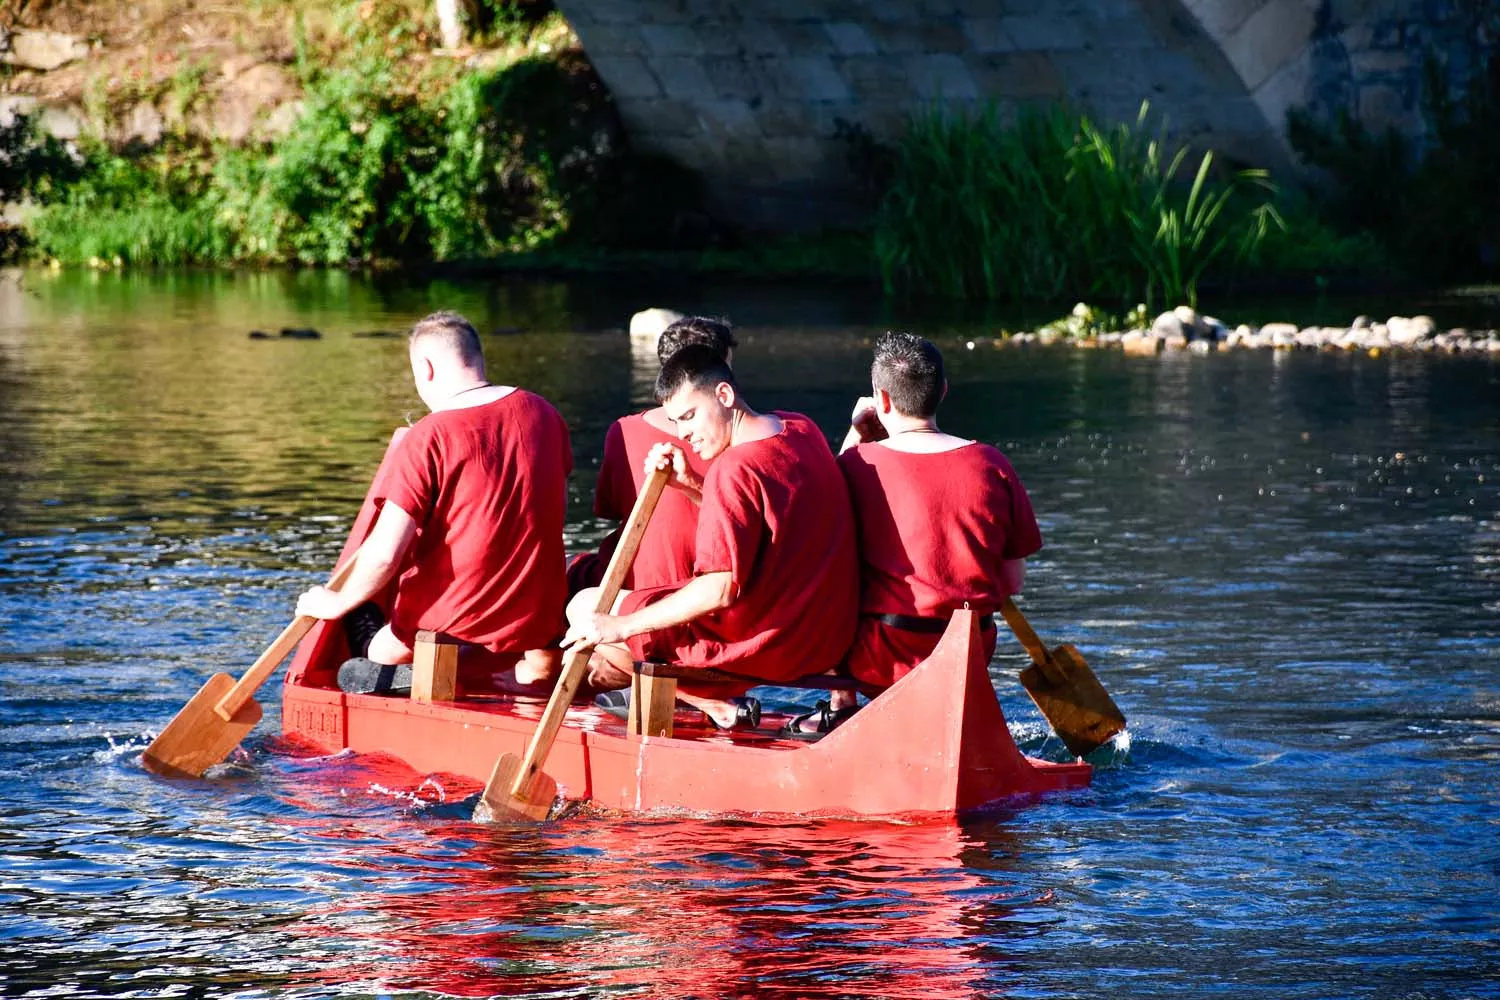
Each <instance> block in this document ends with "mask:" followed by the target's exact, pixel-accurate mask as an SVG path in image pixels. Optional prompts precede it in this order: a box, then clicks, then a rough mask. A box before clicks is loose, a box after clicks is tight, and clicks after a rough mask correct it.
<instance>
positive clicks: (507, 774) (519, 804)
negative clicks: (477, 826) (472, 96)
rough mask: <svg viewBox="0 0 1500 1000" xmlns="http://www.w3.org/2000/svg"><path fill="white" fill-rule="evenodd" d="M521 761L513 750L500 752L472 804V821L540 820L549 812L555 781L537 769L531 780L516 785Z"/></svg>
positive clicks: (512, 821)
mask: <svg viewBox="0 0 1500 1000" xmlns="http://www.w3.org/2000/svg"><path fill="white" fill-rule="evenodd" d="M523 766H524V762H523V761H522V760H521V758H520V757H518V756H516V755H515V754H513V753H507V754H501V755H500V759H499V760H497V761H495V769H494V770H493V771H492V772H490V780H489V782H488V783H487V784H486V785H485V786H484V793H483V794H482V795H480V796H479V804H478V805H476V806H475V807H474V822H476V823H540V822H542V821H543V820H545V819H546V818H547V815H548V814H549V813H551V812H552V803H553V802H555V801H556V800H557V782H556V781H554V780H553V779H552V777H551V776H550V775H548V774H547V773H546V772H545V771H540V770H539V771H537V772H536V773H535V774H533V775H532V776H531V780H530V781H528V782H526V784H525V785H524V786H523V787H521V788H520V789H517V790H516V792H515V793H514V794H512V792H511V789H512V788H514V787H515V784H516V775H518V774H520V773H521V768H522V767H523Z"/></svg>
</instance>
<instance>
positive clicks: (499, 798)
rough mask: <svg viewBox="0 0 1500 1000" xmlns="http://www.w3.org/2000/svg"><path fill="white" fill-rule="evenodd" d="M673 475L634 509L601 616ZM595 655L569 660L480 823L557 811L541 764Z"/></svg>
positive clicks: (648, 488)
mask: <svg viewBox="0 0 1500 1000" xmlns="http://www.w3.org/2000/svg"><path fill="white" fill-rule="evenodd" d="M670 475H671V472H670V470H668V469H656V470H654V471H653V472H652V473H651V475H650V476H649V477H647V479H646V482H645V485H644V486H642V488H641V493H640V496H638V497H636V500H635V508H634V509H633V510H631V512H630V517H629V519H628V520H627V521H626V522H625V530H624V532H623V533H622V534H621V536H620V544H619V546H618V547H617V548H616V549H615V552H614V555H612V556H610V559H609V567H608V568H607V569H606V570H605V571H604V582H603V583H602V584H600V586H599V600H598V601H596V602H595V605H594V611H595V612H596V613H598V614H608V613H609V612H610V611H612V610H613V609H614V606H615V598H616V597H618V596H619V595H620V588H621V587H622V586H623V584H624V583H625V574H626V573H627V572H628V571H629V570H630V564H631V562H632V561H634V559H635V553H636V550H637V549H639V548H640V547H641V536H643V535H644V534H645V533H646V525H647V524H649V523H650V521H651V515H652V514H653V513H654V512H655V511H656V503H657V501H658V500H660V499H661V491H662V490H663V489H664V488H665V487H666V485H667V478H668V476H670ZM592 651H593V650H592V649H591V648H585V649H579V650H577V651H575V652H574V653H573V654H572V655H570V656H569V657H568V659H567V662H566V663H565V664H564V665H563V670H562V675H561V676H560V677H559V678H558V679H557V686H556V687H554V688H553V689H552V697H551V698H549V699H548V700H547V708H546V710H545V711H543V712H542V720H541V722H539V723H537V727H536V732H534V733H532V735H531V742H530V743H528V744H527V745H526V754H525V756H524V757H517V756H516V755H515V754H502V755H501V756H500V759H499V760H497V761H495V769H494V771H492V772H491V773H490V780H489V781H488V782H487V783H486V784H485V786H484V792H483V793H482V794H481V795H480V797H479V804H478V805H476V806H475V807H474V820H475V822H479V823H489V822H497V821H506V820H512V821H526V820H537V821H540V820H544V819H546V818H547V814H548V813H549V812H551V811H552V801H553V800H554V799H555V798H556V797H557V782H556V781H554V780H553V779H552V778H551V777H550V776H548V775H547V774H546V773H545V772H543V771H542V765H543V764H545V763H546V761H547V754H548V753H550V752H551V750H552V744H553V743H554V742H555V741H556V740H557V731H558V730H559V729H561V728H562V723H563V718H564V716H566V715H567V714H568V706H569V705H570V704H572V702H573V696H574V695H576V694H577V693H578V686H579V685H580V684H581V683H583V676H584V673H585V672H586V671H587V670H588V665H589V654H590V653H591V652H592Z"/></svg>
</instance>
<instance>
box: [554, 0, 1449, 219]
mask: <svg viewBox="0 0 1500 1000" xmlns="http://www.w3.org/2000/svg"><path fill="white" fill-rule="evenodd" d="M559 7H560V8H561V9H562V11H563V14H564V15H565V16H566V17H567V18H568V19H569V21H570V22H571V23H572V25H573V27H574V30H575V31H576V32H577V34H578V36H579V39H580V40H581V41H582V43H583V46H584V49H585V50H586V52H587V53H588V55H589V58H590V60H591V61H592V62H593V64H594V66H595V67H596V68H597V70H598V72H599V75H600V77H601V78H602V79H603V80H604V82H605V84H606V85H607V86H608V87H609V88H610V90H611V92H612V93H613V95H614V98H615V101H616V103H617V105H618V107H619V111H620V114H621V117H622V119H623V121H624V123H625V126H626V129H627V131H628V132H629V133H630V134H631V137H632V141H633V142H634V143H635V144H636V145H637V146H638V147H639V148H642V149H646V150H650V151H653V152H659V153H664V154H666V155H668V156H671V157H673V158H674V159H676V160H678V161H679V162H681V163H683V164H685V165H687V166H689V167H691V168H693V169H695V170H697V171H699V172H700V173H701V174H702V175H703V176H704V178H705V181H706V186H707V190H708V192H709V195H710V197H711V199H712V201H713V203H714V208H715V209H716V210H717V211H718V212H720V213H722V214H723V215H725V216H726V217H728V218H731V219H734V220H737V221H740V222H742V223H746V224H749V225H752V226H768V227H773V228H789V227H797V226H800V225H809V224H823V223H829V222H835V223H836V222H839V221H844V220H847V219H848V218H850V217H851V215H852V213H854V212H856V211H857V205H856V199H854V198H853V197H851V196H849V192H850V187H851V174H850V169H849V164H848V154H849V149H848V143H847V142H846V141H845V140H844V139H842V138H841V137H840V136H841V135H842V134H844V133H845V132H847V129H848V127H850V126H857V127H858V128H859V129H861V130H863V131H865V132H867V133H868V134H869V135H870V136H872V137H873V138H875V139H876V140H881V141H890V140H892V139H894V138H895V137H896V136H898V135H899V134H900V132H901V129H902V127H903V125H904V123H905V121H906V119H907V117H908V116H909V115H910V114H911V113H912V112H913V111H914V110H916V109H918V108H920V107H922V106H923V105H924V104H928V103H931V102H934V101H942V102H944V103H947V104H952V105H959V106H962V105H970V106H977V105H980V104H983V103H985V102H994V103H995V104H997V105H998V106H999V107H1000V108H1001V109H1002V111H1003V110H1005V109H1014V108H1019V107H1022V106H1026V105H1034V104H1042V103H1050V102H1055V101H1059V100H1066V101H1068V102H1070V103H1073V104H1076V105H1079V106H1082V107H1085V108H1087V109H1088V110H1089V111H1091V112H1092V113H1093V114H1095V115H1097V116H1098V117H1099V118H1101V119H1104V120H1122V119H1128V118H1133V117H1134V116H1135V114H1136V112H1137V110H1138V108H1139V106H1140V103H1141V101H1142V100H1143V99H1149V100H1151V101H1152V103H1153V106H1154V107H1155V108H1156V109H1157V110H1159V111H1160V112H1161V113H1162V114H1163V115H1164V116H1165V117H1166V118H1167V120H1168V122H1169V124H1170V126H1171V129H1172V131H1173V132H1174V133H1175V134H1177V135H1179V136H1181V137H1184V138H1187V139H1190V140H1194V141H1199V142H1202V143H1204V144H1207V145H1211V146H1212V147H1214V148H1216V149H1218V150H1221V151H1222V152H1224V153H1226V154H1227V155H1228V156H1229V157H1230V158H1231V159H1235V160H1239V161H1242V162H1245V163H1254V164H1258V165H1263V166H1269V167H1271V168H1273V170H1277V171H1285V170H1287V169H1289V168H1290V167H1291V166H1292V157H1291V156H1290V152H1289V150H1288V148H1287V146H1286V142H1285V138H1284V123H1285V116H1286V112H1287V110H1288V109H1290V108H1292V107H1296V106H1299V105H1302V104H1304V103H1307V102H1309V101H1310V100H1313V99H1315V98H1318V97H1319V96H1320V95H1321V98H1322V100H1323V103H1329V102H1330V101H1331V102H1332V103H1335V104H1342V105H1347V106H1350V107H1353V108H1356V109H1360V110H1365V109H1366V105H1369V104H1370V101H1369V100H1368V98H1367V97H1366V95H1365V94H1364V93H1363V92H1362V91H1360V90H1359V88H1358V86H1356V84H1358V83H1359V82H1360V81H1359V79H1358V72H1359V64H1360V61H1361V60H1362V59H1363V60H1364V61H1365V62H1366V63H1369V64H1370V65H1372V66H1375V67H1377V68H1378V67H1379V66H1381V65H1387V64H1388V65H1387V68H1388V69H1390V70H1391V72H1397V71H1400V72H1407V71H1408V70H1410V66H1409V65H1407V64H1405V63H1403V64H1401V65H1400V66H1398V65H1397V63H1398V62H1399V61H1400V53H1399V52H1397V53H1392V52H1389V51H1384V50H1379V49H1378V45H1377V43H1380V44H1386V45H1388V43H1389V38H1388V37H1386V36H1388V35H1389V32H1388V31H1387V32H1386V35H1385V36H1382V35H1381V34H1380V30H1381V29H1379V28H1378V27H1377V26H1378V25H1381V24H1387V23H1389V22H1391V21H1392V20H1393V19H1395V20H1399V19H1400V16H1402V14H1403V12H1405V13H1407V14H1410V15H1411V17H1413V18H1418V19H1420V17H1421V16H1422V15H1421V12H1420V8H1421V0H741V2H727V0H561V3H559ZM1401 37H1402V36H1401V33H1400V31H1399V30H1398V31H1397V35H1396V38H1397V40H1398V44H1399V40H1400V38H1401ZM1372 51H1373V52H1374V55H1373V56H1372V55H1371V52H1372ZM1382 52H1383V54H1382ZM1382 60H1384V63H1382ZM1407 62H1408V63H1409V62H1410V60H1409V58H1408V59H1407ZM1408 75H1410V74H1409V73H1408ZM1378 96H1380V95H1379V94H1378V93H1377V97H1378ZM1384 96H1385V98H1386V99H1387V100H1386V103H1387V105H1392V102H1391V101H1390V100H1389V97H1390V95H1389V94H1385V95H1384ZM1402 100H1405V105H1404V106H1403V105H1402V104H1401V101H1396V102H1394V105H1393V106H1388V107H1384V108H1375V110H1381V111H1383V112H1384V113H1385V114H1384V117H1386V118H1387V119H1389V118H1391V117H1392V116H1393V114H1394V115H1396V116H1399V114H1400V113H1402V112H1403V107H1404V109H1405V110H1406V111H1409V110H1410V105H1411V103H1412V102H1411V101H1410V100H1409V99H1406V98H1404V97H1403V98H1402ZM1377 103H1378V102H1377Z"/></svg>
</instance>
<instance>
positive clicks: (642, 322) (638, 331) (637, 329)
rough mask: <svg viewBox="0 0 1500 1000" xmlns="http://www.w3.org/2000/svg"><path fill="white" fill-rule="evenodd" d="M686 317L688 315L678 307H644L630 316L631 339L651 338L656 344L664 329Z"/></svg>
mask: <svg viewBox="0 0 1500 1000" xmlns="http://www.w3.org/2000/svg"><path fill="white" fill-rule="evenodd" d="M685 318H686V316H685V315H684V314H683V313H680V312H678V311H677V310H676V309H661V308H657V307H653V308H650V309H642V310H641V311H640V312H638V313H636V314H635V315H634V316H632V317H630V339H631V340H636V339H641V340H649V341H650V342H651V343H653V344H654V343H656V338H658V337H660V336H661V332H662V331H663V330H665V329H666V328H667V327H669V326H671V325H672V324H673V323H675V322H677V321H678V320H680V319H685Z"/></svg>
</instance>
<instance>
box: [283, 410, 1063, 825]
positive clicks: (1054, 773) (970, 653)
mask: <svg viewBox="0 0 1500 1000" xmlns="http://www.w3.org/2000/svg"><path fill="white" fill-rule="evenodd" d="M398 433H399V432H398ZM394 442H395V439H394V438H393V440H392V444H394ZM387 454H389V452H387ZM377 479H378V474H377ZM376 495H377V491H376V489H375V488H374V487H372V488H371V492H370V496H369V497H367V498H366V501H365V508H364V509H363V510H362V511H361V512H360V516H359V518H358V519H357V520H356V521H355V524H354V528H353V530H352V531H351V533H350V539H349V544H348V545H346V546H345V552H344V556H345V557H347V556H348V555H349V554H350V553H351V552H352V551H353V549H354V548H355V547H357V540H362V539H363V538H364V536H365V534H367V533H368V531H369V529H370V526H372V525H373V523H374V513H375V512H374V498H375V497H376ZM344 655H345V650H344V642H343V638H342V635H341V634H340V629H338V628H337V626H336V623H333V624H330V623H327V622H324V623H321V624H319V625H318V626H317V627H316V628H315V629H314V630H313V632H312V633H311V634H310V635H309V636H308V638H307V639H306V640H304V641H303V643H302V645H301V647H300V648H299V649H298V652H297V655H296V657H295V658H294V659H293V661H292V666H291V668H290V669H289V671H288V673H287V684H286V687H285V689H284V697H283V708H282V724H283V729H284V732H285V733H286V735H287V736H289V737H296V738H298V739H300V740H301V741H305V743H307V744H310V745H311V746H312V747H315V748H317V749H319V750H322V751H325V752H329V753H333V752H337V751H340V750H344V749H352V750H354V751H357V752H360V753H386V754H390V755H392V756H394V757H397V758H399V759H400V760H402V761H404V762H405V763H406V764H407V765H408V766H410V767H411V768H412V769H413V770H415V771H416V772H418V773H421V774H436V775H446V776H448V777H449V779H450V782H451V779H452V778H458V779H461V781H460V784H462V783H465V782H467V783H472V784H473V785H474V787H475V788H478V787H481V786H483V784H484V783H485V781H486V780H487V779H488V777H489V773H490V769H491V768H492V767H493V765H494V762H495V760H496V758H497V757H499V755H500V754H502V753H515V754H520V753H522V752H524V750H525V747H526V741H527V740H528V739H529V738H530V736H531V733H532V732H533V731H534V730H535V728H536V724H537V719H538V718H539V717H540V715H541V710H542V705H540V704H538V703H525V702H519V703H518V702H514V701H512V700H510V699H507V698H502V697H495V698H492V699H486V700H470V701H464V702H456V703H442V704H429V705H424V704H419V703H416V702H412V701H411V700H409V699H406V698H383V697H376V696H373V695H346V694H343V693H342V692H339V691H336V690H331V688H332V686H333V677H334V673H335V672H336V670H337V667H338V664H339V662H340V660H341V659H342V658H343V656H344ZM769 722H770V720H769V719H768V720H765V721H763V723H762V725H763V726H764V725H767V724H768V723H769ZM675 729H676V734H675V735H674V736H673V737H672V738H661V737H644V738H642V737H636V736H632V735H630V734H628V733H627V732H626V730H625V723H624V722H623V721H622V720H619V719H617V718H615V717H614V716H611V715H608V714H606V713H604V712H602V711H600V710H598V709H597V708H595V707H593V706H592V705H588V706H582V705H575V706H573V707H572V708H571V709H570V710H569V712H568V716H567V718H566V719H565V720H564V723H563V727H562V729H561V730H560V731H559V733H558V737H557V744H556V746H555V747H554V748H553V750H552V753H551V755H550V756H549V757H548V760H547V772H548V773H549V774H550V775H552V777H553V778H555V779H556V781H557V783H558V788H559V790H560V792H561V793H562V794H563V795H564V796H565V797H567V798H571V799H586V800H589V801H592V802H594V803H596V804H598V805H601V806H604V807H607V808H611V809H621V810H628V811H637V810H687V811H691V812H700V813H726V812H774V813H800V814H825V815H839V816H895V815H953V814H955V813H960V812H966V811H970V810H974V809H978V808H982V807H984V806H986V805H990V804H992V803H996V802H999V801H1001V800H1004V799H1007V798H1011V797H1013V796H1031V795H1038V794H1042V793H1045V792H1051V791H1058V790H1061V789H1067V788H1081V787H1084V786H1086V785H1087V784H1088V783H1089V779H1090V777H1091V774H1092V770H1091V768H1090V767H1089V765H1088V764H1086V763H1083V762H1081V761H1079V762H1077V763H1070V764H1054V763H1049V762H1045V761H1038V760H1035V759H1032V758H1029V757H1026V756H1024V755H1023V754H1022V753H1021V752H1020V750H1019V748H1017V746H1016V744H1015V741H1014V740H1013V739H1012V738H1011V735H1010V731H1009V729H1008V728H1007V727H1006V724H1005V716H1004V713H1003V712H1002V711H1001V709H1000V704H999V702H998V701H997V700H996V697H995V691H994V688H993V686H992V685H991V683H990V679H989V675H988V673H987V670H986V663H985V662H984V658H983V652H982V647H981V644H980V639H979V629H978V625H977V623H976V621H975V618H974V615H973V614H972V613H971V612H967V611H961V612H958V613H957V614H956V615H954V618H953V621H952V623H951V624H950V625H949V627H948V631H947V633H945V634H944V636H943V638H942V641H941V642H940V643H939V644H938V647H937V649H936V650H934V651H933V655H932V656H931V657H930V658H929V659H928V660H927V661H925V662H924V663H923V664H921V665H920V666H919V667H917V669H915V670H913V671H912V672H911V673H910V674H908V675H907V676H905V677H903V678H902V679H901V680H900V681H898V682H897V683H896V685H895V686H894V687H892V688H891V689H890V690H889V691H887V692H885V693H884V694H882V695H881V696H880V697H878V698H876V699H875V700H874V701H872V702H871V703H870V704H869V705H867V706H866V707H865V708H863V709H861V710H860V711H859V712H858V713H857V714H856V715H854V716H853V717H852V718H850V719H849V720H848V721H847V722H845V723H844V724H843V725H842V726H840V727H839V728H838V729H836V730H834V731H833V732H832V733H830V734H828V735H827V736H825V737H823V738H822V739H821V740H819V741H818V742H816V743H806V742H802V741H799V740H781V739H776V738H774V737H773V736H771V735H769V734H767V733H765V732H763V731H762V732H756V733H743V732H735V733H721V732H717V731H714V730H709V729H705V728H704V727H703V724H702V722H701V721H699V720H698V718H697V713H682V714H680V715H679V721H678V722H677V723H676V724H675Z"/></svg>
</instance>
